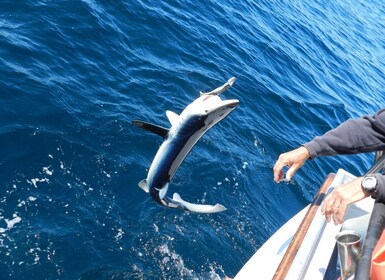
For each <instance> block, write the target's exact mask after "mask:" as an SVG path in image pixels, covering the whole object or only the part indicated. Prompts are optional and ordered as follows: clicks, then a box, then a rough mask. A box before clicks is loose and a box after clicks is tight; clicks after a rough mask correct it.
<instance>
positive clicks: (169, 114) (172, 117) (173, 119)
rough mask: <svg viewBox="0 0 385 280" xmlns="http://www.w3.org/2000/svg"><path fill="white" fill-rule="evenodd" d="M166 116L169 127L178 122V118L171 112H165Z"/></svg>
mask: <svg viewBox="0 0 385 280" xmlns="http://www.w3.org/2000/svg"><path fill="white" fill-rule="evenodd" d="M166 116H167V118H168V120H169V121H170V123H171V126H174V125H176V124H177V123H179V122H180V116H179V115H178V114H176V113H174V112H172V111H166Z"/></svg>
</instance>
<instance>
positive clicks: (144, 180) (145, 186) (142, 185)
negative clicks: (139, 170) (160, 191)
mask: <svg viewBox="0 0 385 280" xmlns="http://www.w3.org/2000/svg"><path fill="white" fill-rule="evenodd" d="M138 186H139V187H140V188H141V189H142V190H144V191H145V192H146V193H148V192H149V191H150V190H149V189H148V186H147V180H146V179H143V180H142V181H140V182H139V184H138Z"/></svg>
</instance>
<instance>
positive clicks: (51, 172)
mask: <svg viewBox="0 0 385 280" xmlns="http://www.w3.org/2000/svg"><path fill="white" fill-rule="evenodd" d="M43 172H44V173H45V174H47V175H50V176H52V174H53V170H52V171H51V170H49V167H43Z"/></svg>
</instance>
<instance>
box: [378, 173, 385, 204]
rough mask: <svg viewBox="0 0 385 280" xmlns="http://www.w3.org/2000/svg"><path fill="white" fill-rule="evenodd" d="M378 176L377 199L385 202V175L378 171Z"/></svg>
mask: <svg viewBox="0 0 385 280" xmlns="http://www.w3.org/2000/svg"><path fill="white" fill-rule="evenodd" d="M376 178H377V195H376V201H380V202H385V175H382V174H378V173H377V174H376Z"/></svg>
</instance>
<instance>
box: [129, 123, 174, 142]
mask: <svg viewBox="0 0 385 280" xmlns="http://www.w3.org/2000/svg"><path fill="white" fill-rule="evenodd" d="M132 124H134V125H136V126H139V127H140V128H143V129H145V130H147V131H150V132H152V133H155V134H157V135H159V136H162V137H163V138H166V136H167V134H168V131H169V130H168V129H167V128H164V127H161V126H159V125H156V124H151V123H148V122H142V121H136V120H135V121H132Z"/></svg>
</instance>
